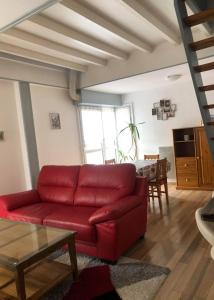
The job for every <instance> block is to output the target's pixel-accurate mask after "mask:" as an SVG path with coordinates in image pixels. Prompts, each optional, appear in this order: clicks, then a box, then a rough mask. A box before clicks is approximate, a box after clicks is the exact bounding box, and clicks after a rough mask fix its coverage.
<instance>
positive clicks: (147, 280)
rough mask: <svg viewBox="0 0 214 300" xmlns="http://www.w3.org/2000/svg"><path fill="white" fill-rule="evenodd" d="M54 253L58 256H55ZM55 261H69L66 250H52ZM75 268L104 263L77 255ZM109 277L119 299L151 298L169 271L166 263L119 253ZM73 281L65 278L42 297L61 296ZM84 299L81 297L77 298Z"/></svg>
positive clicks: (58, 298)
mask: <svg viewBox="0 0 214 300" xmlns="http://www.w3.org/2000/svg"><path fill="white" fill-rule="evenodd" d="M56 257H57V258H56ZM52 258H54V259H56V260H57V261H59V262H61V263H65V264H70V260H69V256H68V253H67V252H66V253H63V254H62V253H59V252H58V253H55V254H54V257H53V256H52ZM77 262H78V270H79V272H81V270H83V269H84V268H86V267H87V268H91V267H94V266H99V265H104V264H103V263H102V262H101V261H100V260H98V259H95V258H92V257H88V256H83V255H77ZM110 270H111V280H112V283H113V285H114V287H115V288H116V291H117V293H118V295H119V296H120V297H121V299H122V300H130V299H131V300H151V299H153V298H154V296H155V295H156V293H157V291H158V289H159V288H160V286H161V285H162V284H163V282H164V280H165V279H166V277H167V276H168V274H169V273H170V270H169V269H168V268H165V267H160V266H157V265H152V264H149V263H145V262H142V261H139V260H135V259H130V258H127V257H122V258H120V259H119V261H118V263H117V264H116V265H110ZM71 284H72V278H70V279H68V280H66V281H65V282H64V283H63V284H61V285H59V286H58V287H56V288H55V289H53V290H52V291H51V292H49V294H48V295H46V296H45V297H43V298H42V299H41V300H62V299H63V297H64V296H65V295H66V293H67V292H68V290H69V287H70V286H71ZM79 300H84V299H79Z"/></svg>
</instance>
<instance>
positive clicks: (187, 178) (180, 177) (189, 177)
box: [177, 173, 198, 187]
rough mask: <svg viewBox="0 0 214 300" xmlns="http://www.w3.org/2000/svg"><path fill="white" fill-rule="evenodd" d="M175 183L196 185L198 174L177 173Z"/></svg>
mask: <svg viewBox="0 0 214 300" xmlns="http://www.w3.org/2000/svg"><path fill="white" fill-rule="evenodd" d="M177 184H178V186H189V187H191V186H192V187H195V186H198V176H197V174H195V175H194V174H185V173H183V174H177Z"/></svg>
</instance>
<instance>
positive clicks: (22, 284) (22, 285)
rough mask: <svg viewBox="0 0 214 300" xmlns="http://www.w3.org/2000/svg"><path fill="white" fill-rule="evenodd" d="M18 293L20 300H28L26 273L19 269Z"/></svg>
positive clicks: (16, 276) (17, 275) (17, 277)
mask: <svg viewBox="0 0 214 300" xmlns="http://www.w3.org/2000/svg"><path fill="white" fill-rule="evenodd" d="M15 281H16V291H17V297H18V299H19V300H26V292H25V279H24V271H23V270H19V269H17V270H16V271H15Z"/></svg>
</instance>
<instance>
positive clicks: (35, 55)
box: [0, 42, 88, 72]
mask: <svg viewBox="0 0 214 300" xmlns="http://www.w3.org/2000/svg"><path fill="white" fill-rule="evenodd" d="M0 52H4V53H10V54H15V55H17V56H21V57H25V58H30V59H33V60H36V61H40V62H44V63H48V64H51V65H55V66H60V67H64V68H67V69H71V70H76V71H80V72H86V71H87V69H88V67H87V66H84V65H81V64H77V63H74V62H71V61H67V60H64V59H61V58H57V57H53V56H50V55H46V54H42V53H39V52H36V51H32V50H27V49H24V48H22V47H17V46H14V45H11V44H7V43H3V42H0Z"/></svg>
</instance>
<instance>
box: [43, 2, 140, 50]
mask: <svg viewBox="0 0 214 300" xmlns="http://www.w3.org/2000/svg"><path fill="white" fill-rule="evenodd" d="M44 15H45V16H48V17H50V18H52V19H54V20H56V21H58V22H59V23H63V24H64V25H67V26H69V27H72V28H75V29H76V30H78V31H81V32H84V33H86V34H87V35H89V36H92V37H94V38H97V39H99V40H101V41H103V42H106V43H108V44H109V45H112V46H115V47H117V48H118V49H121V50H126V51H132V50H133V49H135V48H134V47H133V46H132V45H131V44H130V43H129V42H128V41H125V40H124V39H122V38H120V37H118V36H117V35H115V34H113V33H111V32H109V31H108V30H106V29H104V28H102V27H101V26H99V25H97V24H95V23H93V22H91V21H90V20H88V19H86V18H85V17H83V16H80V15H79V14H77V13H75V12H74V11H72V10H70V9H68V8H66V7H64V6H63V5H61V4H57V5H55V6H54V7H51V8H49V9H47V10H46V11H45V12H44Z"/></svg>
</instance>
